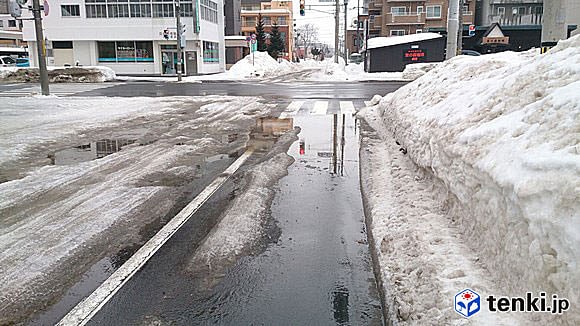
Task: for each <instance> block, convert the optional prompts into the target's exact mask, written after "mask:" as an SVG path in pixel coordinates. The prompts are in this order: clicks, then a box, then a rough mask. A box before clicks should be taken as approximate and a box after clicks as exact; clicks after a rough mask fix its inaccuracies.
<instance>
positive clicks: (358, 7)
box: [356, 0, 360, 52]
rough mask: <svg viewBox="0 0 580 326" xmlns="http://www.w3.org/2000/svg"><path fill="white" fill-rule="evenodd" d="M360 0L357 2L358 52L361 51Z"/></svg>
mask: <svg viewBox="0 0 580 326" xmlns="http://www.w3.org/2000/svg"><path fill="white" fill-rule="evenodd" d="M359 27H360V0H357V3H356V52H360V28H359Z"/></svg>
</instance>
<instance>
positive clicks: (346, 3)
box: [344, 0, 348, 66]
mask: <svg viewBox="0 0 580 326" xmlns="http://www.w3.org/2000/svg"><path fill="white" fill-rule="evenodd" d="M347 6H348V0H344V65H345V66H347V65H348V60H347V59H348V57H347V55H348V54H347V53H346V52H347V51H346V39H347V37H348V33H347V30H348V22H347V20H348V19H347V18H348V17H347V16H348V15H347V13H348V7H347Z"/></svg>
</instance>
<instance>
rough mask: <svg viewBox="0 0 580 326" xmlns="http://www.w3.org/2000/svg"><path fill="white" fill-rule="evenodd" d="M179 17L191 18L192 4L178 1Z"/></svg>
mask: <svg viewBox="0 0 580 326" xmlns="http://www.w3.org/2000/svg"><path fill="white" fill-rule="evenodd" d="M180 6H181V8H180V10H181V17H193V2H192V1H180Z"/></svg>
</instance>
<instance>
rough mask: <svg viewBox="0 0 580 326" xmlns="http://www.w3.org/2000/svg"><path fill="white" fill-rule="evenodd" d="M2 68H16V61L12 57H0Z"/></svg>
mask: <svg viewBox="0 0 580 326" xmlns="http://www.w3.org/2000/svg"><path fill="white" fill-rule="evenodd" d="M0 67H16V60H14V59H13V58H12V57H8V56H6V57H0Z"/></svg>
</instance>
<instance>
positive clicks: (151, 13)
mask: <svg viewBox="0 0 580 326" xmlns="http://www.w3.org/2000/svg"><path fill="white" fill-rule="evenodd" d="M180 3H181V6H180V8H181V13H182V14H181V16H182V18H181V22H182V24H184V25H185V34H184V35H185V38H184V44H183V45H184V67H183V72H184V73H186V74H188V75H196V74H209V73H217V72H221V71H224V70H225V42H224V13H223V8H224V6H223V0H189V1H187V0H182V1H181V2H180ZM50 8H51V11H50V14H49V15H48V16H46V17H43V26H44V35H45V39H46V48H47V57H48V60H47V61H48V64H49V65H55V66H62V65H76V64H79V65H86V66H92V65H101V66H107V67H110V68H112V69H113V70H114V71H115V72H116V73H118V74H128V75H175V74H176V73H177V44H176V38H177V28H176V19H175V3H174V0H169V1H167V0H140V1H139V2H138V3H137V2H134V1H133V0H131V1H129V0H75V1H73V2H71V1H67V0H53V1H51V3H50ZM196 8H199V10H197V9H196ZM23 34H24V40H25V41H27V42H28V43H29V45H30V47H31V48H33V47H34V46H36V45H35V35H34V25H33V23H32V22H31V21H25V22H24V28H23ZM30 56H31V64H32V65H33V66H37V65H38V60H37V58H36V55H35V51H30Z"/></svg>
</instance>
